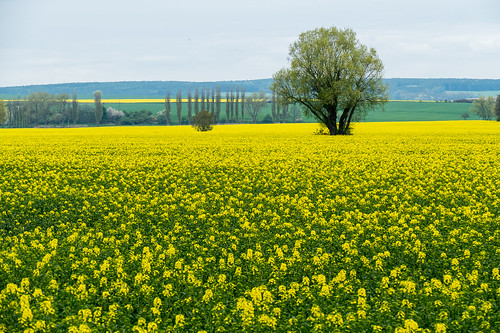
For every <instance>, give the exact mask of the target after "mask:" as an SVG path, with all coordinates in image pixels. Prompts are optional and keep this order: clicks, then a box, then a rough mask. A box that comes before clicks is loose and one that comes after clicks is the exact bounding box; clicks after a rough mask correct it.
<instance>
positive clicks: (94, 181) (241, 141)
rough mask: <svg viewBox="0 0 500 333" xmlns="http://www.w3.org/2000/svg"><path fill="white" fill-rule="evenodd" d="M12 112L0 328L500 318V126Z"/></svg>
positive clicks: (3, 135) (402, 325)
mask: <svg viewBox="0 0 500 333" xmlns="http://www.w3.org/2000/svg"><path fill="white" fill-rule="evenodd" d="M315 126H317V125H314V124H276V125H231V126H229V125H227V126H217V127H216V128H215V129H214V131H211V132H204V133H201V132H196V131H193V130H192V128H191V127H188V126H175V127H167V126H165V127H114V128H72V129H4V130H0V332H61V331H62V332H235V331H255V332H269V331H277V332H309V331H312V332H336V331H338V332H475V331H482V332H495V330H496V332H498V329H499V327H500V309H499V307H500V303H499V302H500V271H499V268H500V228H499V225H500V219H499V216H500V168H499V166H500V126H499V124H498V123H496V122H486V121H474V122H473V121H467V122H465V121H457V122H420V123H417V122H415V123H413V122H408V123H361V124H357V125H356V128H355V131H354V135H352V136H335V137H330V136H315V135H312V134H311V133H312V132H313V130H314V128H315Z"/></svg>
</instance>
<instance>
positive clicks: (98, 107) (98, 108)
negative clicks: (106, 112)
mask: <svg viewBox="0 0 500 333" xmlns="http://www.w3.org/2000/svg"><path fill="white" fill-rule="evenodd" d="M101 98H102V93H101V91H100V90H97V91H94V105H95V124H96V125H97V126H100V124H101V120H102V114H103V112H102V101H101Z"/></svg>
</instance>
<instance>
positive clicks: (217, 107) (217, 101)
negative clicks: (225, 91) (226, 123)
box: [215, 86, 221, 123]
mask: <svg viewBox="0 0 500 333" xmlns="http://www.w3.org/2000/svg"><path fill="white" fill-rule="evenodd" d="M220 103H221V95H220V86H217V88H216V92H215V122H217V123H219V122H220V106H221V105H220Z"/></svg>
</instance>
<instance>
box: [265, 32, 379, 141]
mask: <svg viewBox="0 0 500 333" xmlns="http://www.w3.org/2000/svg"><path fill="white" fill-rule="evenodd" d="M289 59H290V67H289V68H283V69H281V70H279V71H278V72H277V73H275V74H274V76H273V84H272V86H271V88H272V90H273V91H274V92H275V93H276V94H277V96H278V98H280V99H282V100H287V101H289V102H290V103H298V104H300V105H302V106H303V110H304V111H305V112H306V113H309V114H312V115H313V116H314V117H315V118H316V119H317V120H318V121H319V122H321V123H323V124H324V125H325V126H326V127H327V128H328V130H329V132H330V134H331V135H337V134H348V133H349V132H350V125H351V121H352V120H353V117H354V114H355V113H357V112H366V110H370V109H373V108H376V107H377V106H379V105H383V104H384V103H386V102H387V101H388V88H387V86H386V85H385V84H384V83H383V82H382V76H383V72H384V66H383V64H382V61H381V60H380V59H379V57H378V55H377V53H376V51H375V50H374V49H372V48H371V49H369V48H368V47H366V46H365V45H363V44H361V43H360V42H359V41H358V39H357V38H356V34H355V33H354V31H352V30H351V29H345V30H340V29H337V28H335V27H332V28H328V29H327V28H319V29H314V30H310V31H306V32H304V33H302V34H301V35H300V36H299V38H298V40H297V41H296V42H294V43H293V44H292V45H291V46H290V51H289Z"/></svg>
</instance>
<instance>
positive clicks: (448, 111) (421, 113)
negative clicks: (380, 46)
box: [80, 98, 479, 122]
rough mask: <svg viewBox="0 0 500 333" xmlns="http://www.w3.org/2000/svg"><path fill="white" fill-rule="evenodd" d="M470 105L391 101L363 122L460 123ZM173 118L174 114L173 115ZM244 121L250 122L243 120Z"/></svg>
mask: <svg viewBox="0 0 500 333" xmlns="http://www.w3.org/2000/svg"><path fill="white" fill-rule="evenodd" d="M225 101H226V100H225V99H223V100H222V103H223V104H222V106H221V109H222V111H221V118H222V119H224V118H225V113H224V110H225V104H224V103H225ZM186 102H187V99H183V107H182V116H187V103H186ZM80 103H83V104H86V103H89V104H93V103H94V101H93V100H92V99H81V100H80ZM103 103H104V105H105V106H106V107H113V108H115V109H118V110H122V111H128V112H133V111H140V110H148V111H151V112H153V114H156V113H158V112H159V111H162V110H163V109H164V108H165V102H164V99H154V98H150V99H126V98H124V99H103ZM171 104H172V108H173V109H174V108H175V99H171ZM470 106H471V104H469V103H445V102H434V101H421V102H420V101H390V102H389V103H387V104H386V106H385V108H384V110H382V109H380V110H375V111H372V112H370V113H368V116H367V117H366V119H365V121H367V122H380V121H438V120H461V119H462V115H463V114H464V113H468V112H469V108H470ZM267 114H271V104H269V105H267V106H266V108H264V110H263V111H262V113H261V114H260V116H259V119H263V118H264V117H265V116H266V115H267ZM172 115H173V116H174V118H175V116H176V115H175V111H173V112H172ZM301 118H302V120H303V121H304V122H315V120H314V119H313V118H312V117H304V116H303V115H301ZM469 119H471V120H474V119H475V120H477V119H479V118H478V117H477V116H476V115H474V114H470V118H469ZM245 121H246V122H249V121H250V119H249V118H248V119H247V118H246V117H245Z"/></svg>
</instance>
